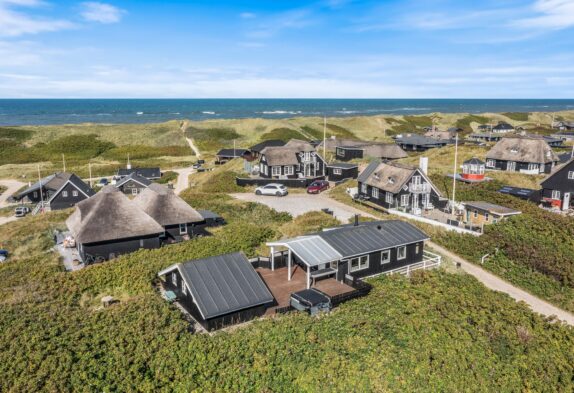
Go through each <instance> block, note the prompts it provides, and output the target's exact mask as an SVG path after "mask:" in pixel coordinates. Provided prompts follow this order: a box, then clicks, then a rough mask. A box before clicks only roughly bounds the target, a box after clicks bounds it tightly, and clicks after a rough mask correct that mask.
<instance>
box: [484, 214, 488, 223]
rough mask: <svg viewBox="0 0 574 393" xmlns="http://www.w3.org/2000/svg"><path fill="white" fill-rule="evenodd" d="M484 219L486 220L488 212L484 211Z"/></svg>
mask: <svg viewBox="0 0 574 393" xmlns="http://www.w3.org/2000/svg"><path fill="white" fill-rule="evenodd" d="M484 221H488V213H484Z"/></svg>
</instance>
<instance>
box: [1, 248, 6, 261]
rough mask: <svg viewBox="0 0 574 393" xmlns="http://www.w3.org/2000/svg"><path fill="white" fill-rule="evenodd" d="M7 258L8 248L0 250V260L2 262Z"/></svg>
mask: <svg viewBox="0 0 574 393" xmlns="http://www.w3.org/2000/svg"><path fill="white" fill-rule="evenodd" d="M6 259H8V250H0V262H4V261H5V260H6Z"/></svg>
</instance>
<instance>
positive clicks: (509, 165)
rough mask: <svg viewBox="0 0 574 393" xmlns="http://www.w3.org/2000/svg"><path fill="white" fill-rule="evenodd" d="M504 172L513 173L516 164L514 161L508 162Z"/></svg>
mask: <svg viewBox="0 0 574 393" xmlns="http://www.w3.org/2000/svg"><path fill="white" fill-rule="evenodd" d="M506 170H507V171H509V172H514V171H515V170H516V163H515V162H514V161H508V163H507V164H506Z"/></svg>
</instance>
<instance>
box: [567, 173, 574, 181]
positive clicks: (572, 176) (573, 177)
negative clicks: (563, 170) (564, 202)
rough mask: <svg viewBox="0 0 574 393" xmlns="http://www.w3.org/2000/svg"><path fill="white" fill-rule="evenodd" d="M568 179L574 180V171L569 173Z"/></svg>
mask: <svg viewBox="0 0 574 393" xmlns="http://www.w3.org/2000/svg"><path fill="white" fill-rule="evenodd" d="M568 179H569V180H574V171H568Z"/></svg>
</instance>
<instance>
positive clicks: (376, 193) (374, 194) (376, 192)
mask: <svg viewBox="0 0 574 393" xmlns="http://www.w3.org/2000/svg"><path fill="white" fill-rule="evenodd" d="M371 196H372V197H373V198H375V199H379V189H378V188H377V187H373V188H371Z"/></svg>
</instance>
